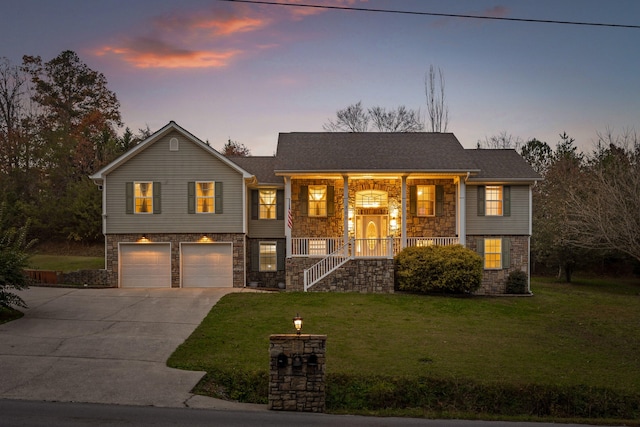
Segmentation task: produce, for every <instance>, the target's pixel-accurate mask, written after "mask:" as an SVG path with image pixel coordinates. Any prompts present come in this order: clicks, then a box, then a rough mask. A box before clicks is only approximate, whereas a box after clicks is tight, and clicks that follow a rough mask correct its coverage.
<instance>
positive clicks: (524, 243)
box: [466, 235, 529, 295]
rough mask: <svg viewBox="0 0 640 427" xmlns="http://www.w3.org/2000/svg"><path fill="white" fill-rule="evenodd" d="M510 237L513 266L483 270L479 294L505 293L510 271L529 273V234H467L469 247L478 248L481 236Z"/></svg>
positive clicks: (473, 249) (477, 292)
mask: <svg viewBox="0 0 640 427" xmlns="http://www.w3.org/2000/svg"><path fill="white" fill-rule="evenodd" d="M496 237H502V238H504V237H509V239H510V240H511V266H510V267H509V268H504V269H501V270H483V278H482V285H481V286H480V289H478V290H477V291H476V294H477V295H498V294H504V293H505V292H506V288H507V277H508V276H509V273H511V272H512V271H516V270H522V271H524V272H525V273H529V236H489V235H487V236H467V245H466V246H467V248H469V249H471V250H472V251H475V250H477V241H478V239H481V238H496Z"/></svg>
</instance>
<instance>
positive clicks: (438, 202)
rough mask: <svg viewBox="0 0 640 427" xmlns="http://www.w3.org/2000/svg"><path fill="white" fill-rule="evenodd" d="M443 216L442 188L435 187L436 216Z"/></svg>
mask: <svg viewBox="0 0 640 427" xmlns="http://www.w3.org/2000/svg"><path fill="white" fill-rule="evenodd" d="M442 215H444V186H443V185H436V216H442Z"/></svg>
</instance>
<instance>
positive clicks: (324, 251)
mask: <svg viewBox="0 0 640 427" xmlns="http://www.w3.org/2000/svg"><path fill="white" fill-rule="evenodd" d="M342 246H344V238H342V237H293V238H291V256H293V257H325V256H327V255H329V254H331V253H333V252H335V251H336V250H337V249H338V248H341V247H342Z"/></svg>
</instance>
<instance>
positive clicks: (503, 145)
mask: <svg viewBox="0 0 640 427" xmlns="http://www.w3.org/2000/svg"><path fill="white" fill-rule="evenodd" d="M521 145H522V140H521V139H520V138H519V137H517V136H513V135H511V134H510V133H507V132H506V131H502V132H500V133H499V134H498V135H493V136H490V137H486V136H485V138H484V141H482V140H478V142H477V144H476V148H493V149H514V150H517V149H518V148H520V146H521Z"/></svg>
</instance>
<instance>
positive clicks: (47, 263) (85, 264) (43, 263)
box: [28, 255, 104, 272]
mask: <svg viewBox="0 0 640 427" xmlns="http://www.w3.org/2000/svg"><path fill="white" fill-rule="evenodd" d="M28 268H29V269H34V270H54V271H64V272H69V271H75V270H96V269H102V268H104V257H91V256H77V255H32V256H31V257H30V258H29V262H28Z"/></svg>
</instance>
